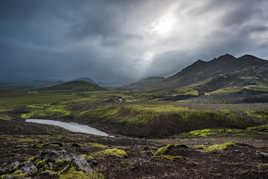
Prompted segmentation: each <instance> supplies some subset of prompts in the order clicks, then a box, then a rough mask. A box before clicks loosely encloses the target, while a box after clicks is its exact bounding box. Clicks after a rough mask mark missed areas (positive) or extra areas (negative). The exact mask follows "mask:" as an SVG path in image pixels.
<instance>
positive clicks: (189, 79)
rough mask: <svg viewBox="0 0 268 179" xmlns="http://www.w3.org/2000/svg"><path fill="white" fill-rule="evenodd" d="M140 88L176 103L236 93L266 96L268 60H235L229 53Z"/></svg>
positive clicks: (245, 58) (239, 95)
mask: <svg viewBox="0 0 268 179" xmlns="http://www.w3.org/2000/svg"><path fill="white" fill-rule="evenodd" d="M144 89H146V91H150V92H153V93H154V94H155V95H156V96H158V97H159V96H161V97H164V98H165V99H176V100H178V99H181V100H182V99H185V98H186V97H187V98H188V97H192V96H195V97H196V96H211V95H226V94H228V95H230V94H236V95H237V97H241V96H243V97H247V96H248V97H249V96H251V97H252V96H256V95H264V94H265V95H268V61H266V60H263V59H260V58H257V57H254V56H251V55H244V56H242V57H239V58H235V57H234V56H232V55H229V54H226V55H223V56H220V57H218V58H215V59H213V60H211V61H202V60H198V61H196V62H194V63H193V64H192V65H190V66H188V67H186V68H184V69H183V70H182V71H180V72H178V73H176V74H175V75H173V76H171V77H169V78H166V79H164V80H162V81H160V82H158V83H153V84H149V85H147V86H144ZM189 94H190V96H189ZM182 95H186V97H185V96H182ZM170 96H172V97H170ZM174 96H175V97H174ZM225 97H226V96H225ZM219 98H220V97H219ZM262 98H263V96H262ZM265 98H266V97H265ZM243 99H244V98H243Z"/></svg>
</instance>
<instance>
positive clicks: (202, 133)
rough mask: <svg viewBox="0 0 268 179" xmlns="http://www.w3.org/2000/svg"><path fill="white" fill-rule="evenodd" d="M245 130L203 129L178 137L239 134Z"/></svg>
mask: <svg viewBox="0 0 268 179" xmlns="http://www.w3.org/2000/svg"><path fill="white" fill-rule="evenodd" d="M241 132H243V130H241V129H202V130H193V131H190V132H185V133H181V134H180V135H179V136H178V137H209V136H224V135H229V134H238V133H241Z"/></svg>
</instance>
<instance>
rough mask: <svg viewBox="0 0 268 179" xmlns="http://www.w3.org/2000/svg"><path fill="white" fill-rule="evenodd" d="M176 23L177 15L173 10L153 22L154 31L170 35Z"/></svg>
mask: <svg viewBox="0 0 268 179" xmlns="http://www.w3.org/2000/svg"><path fill="white" fill-rule="evenodd" d="M175 24H176V17H175V15H174V14H173V12H172V11H169V12H168V13H166V14H164V15H163V16H162V17H160V18H159V19H157V20H155V21H154V22H153V23H152V32H154V33H157V34H158V35H163V36H165V35H169V33H170V32H171V31H172V29H173V28H174V26H175Z"/></svg>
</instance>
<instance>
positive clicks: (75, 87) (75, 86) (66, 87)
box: [42, 80, 104, 91]
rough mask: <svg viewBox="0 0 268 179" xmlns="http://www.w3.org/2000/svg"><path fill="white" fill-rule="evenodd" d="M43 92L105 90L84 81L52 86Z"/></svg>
mask: <svg viewBox="0 0 268 179" xmlns="http://www.w3.org/2000/svg"><path fill="white" fill-rule="evenodd" d="M42 90H52V91H95V90H104V88H102V87H100V86H98V85H97V84H96V83H91V82H88V81H83V80H75V81H70V82H66V83H62V84H58V85H55V86H51V87H48V88H44V89H42Z"/></svg>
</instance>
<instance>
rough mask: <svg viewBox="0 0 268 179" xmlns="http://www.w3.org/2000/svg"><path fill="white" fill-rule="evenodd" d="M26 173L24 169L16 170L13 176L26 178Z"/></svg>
mask: <svg viewBox="0 0 268 179" xmlns="http://www.w3.org/2000/svg"><path fill="white" fill-rule="evenodd" d="M25 176H26V174H25V173H24V172H23V171H22V170H16V171H15V172H14V173H13V174H12V177H14V178H24V177H25Z"/></svg>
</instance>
